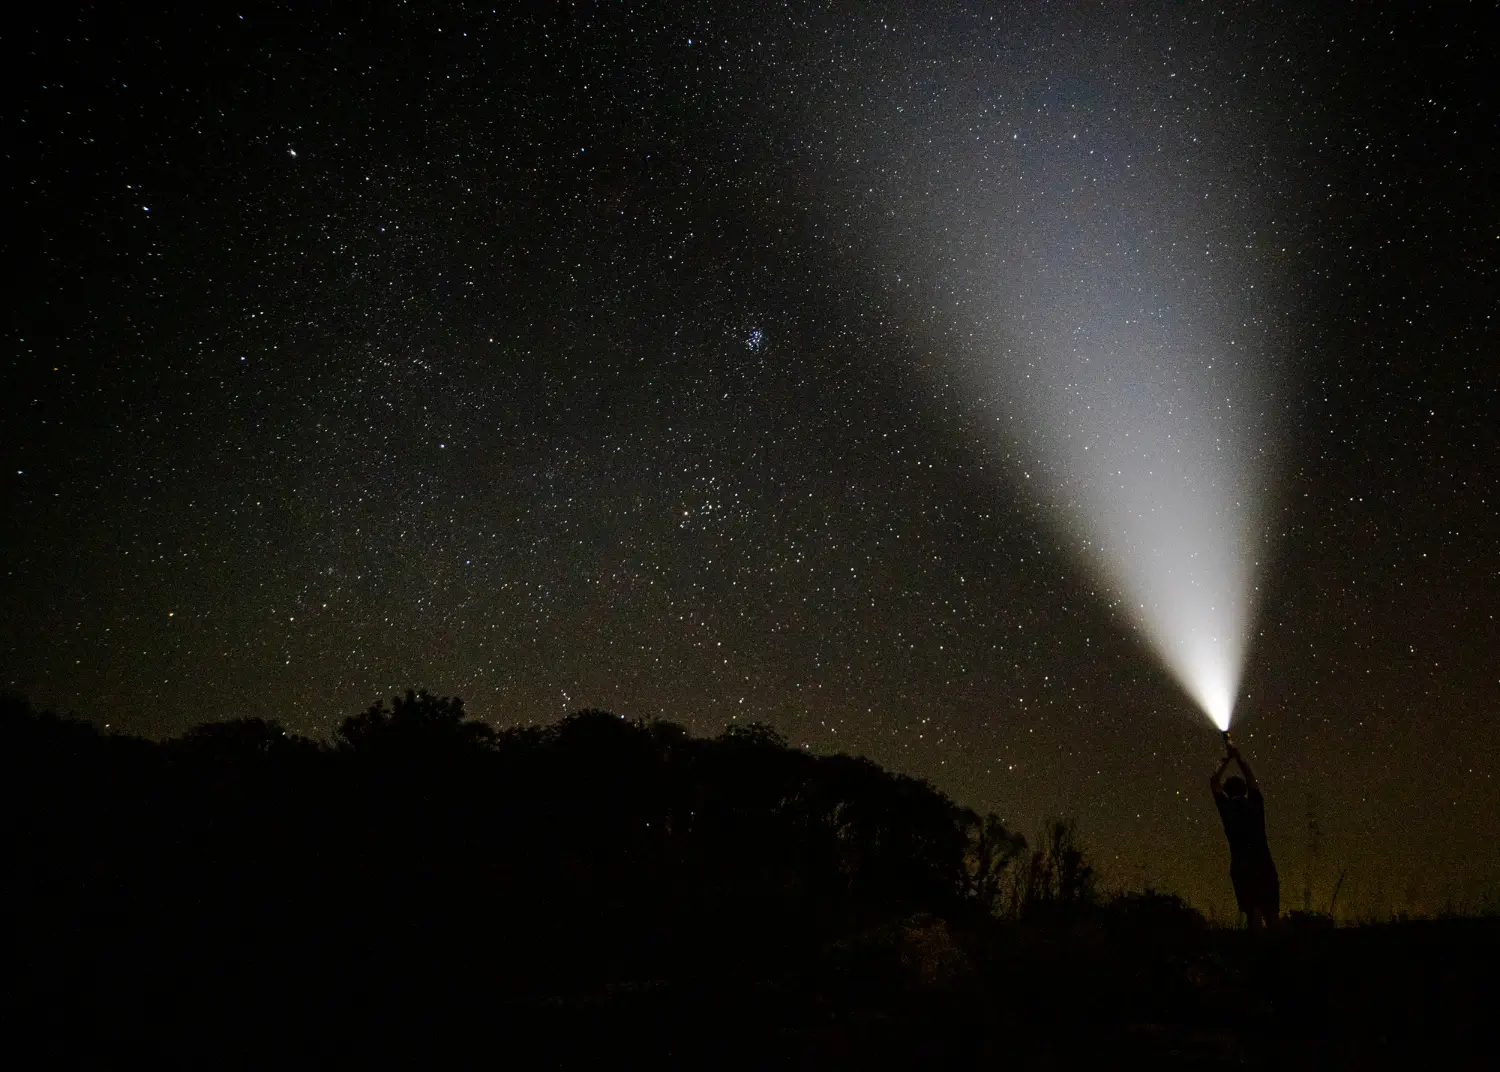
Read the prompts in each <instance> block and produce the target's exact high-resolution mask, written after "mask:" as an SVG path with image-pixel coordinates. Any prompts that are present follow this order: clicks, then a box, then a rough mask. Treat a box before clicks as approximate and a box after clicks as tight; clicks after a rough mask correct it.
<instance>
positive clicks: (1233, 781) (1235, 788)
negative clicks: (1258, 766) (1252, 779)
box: [1224, 774, 1250, 797]
mask: <svg viewBox="0 0 1500 1072" xmlns="http://www.w3.org/2000/svg"><path fill="white" fill-rule="evenodd" d="M1248 792H1250V787H1249V786H1247V785H1246V784H1245V779H1243V778H1241V777H1240V776H1239V775H1238V774H1231V775H1230V776H1229V777H1228V778H1225V779H1224V795H1225V796H1231V797H1242V796H1244V795H1245V794H1246V793H1248Z"/></svg>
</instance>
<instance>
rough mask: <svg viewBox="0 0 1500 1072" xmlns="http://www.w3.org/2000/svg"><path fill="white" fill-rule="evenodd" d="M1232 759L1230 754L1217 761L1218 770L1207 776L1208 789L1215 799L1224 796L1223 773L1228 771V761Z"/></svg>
mask: <svg viewBox="0 0 1500 1072" xmlns="http://www.w3.org/2000/svg"><path fill="white" fill-rule="evenodd" d="M1233 758H1234V756H1233V755H1232V754H1231V755H1227V756H1225V757H1224V758H1223V759H1221V760H1219V769H1218V770H1216V771H1214V772H1213V774H1212V775H1210V776H1209V779H1208V787H1209V788H1210V789H1212V790H1213V791H1214V796H1216V797H1222V796H1223V795H1224V772H1225V771H1226V770H1228V769H1229V761H1230V760H1231V759H1233Z"/></svg>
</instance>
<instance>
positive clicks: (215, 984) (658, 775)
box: [0, 692, 1094, 1032]
mask: <svg viewBox="0 0 1500 1072" xmlns="http://www.w3.org/2000/svg"><path fill="white" fill-rule="evenodd" d="M0 751H3V755H4V757H5V758H4V760H3V763H4V768H5V769H4V777H5V781H6V783H7V785H8V786H9V787H10V791H11V793H12V794H13V801H14V805H13V811H12V813H11V814H12V816H13V817H14V819H15V825H14V829H15V831H16V833H17V835H18V836H17V845H16V847H17V853H16V859H17V863H18V868H17V876H18V882H17V891H18V893H19V895H20V899H19V901H18V911H19V918H20V919H22V920H24V926H23V927H22V928H21V934H20V935H19V947H20V952H21V955H22V963H23V964H24V965H25V970H26V972H27V973H28V974H29V978H30V980H31V983H30V985H29V990H30V992H31V993H32V994H33V995H34V996H37V998H38V1000H39V1001H42V1003H43V1004H45V1000H44V999H43V996H44V995H47V994H53V995H63V994H71V995H74V996H75V998H76V996H77V995H78V994H79V993H82V992H85V991H87V992H88V993H89V994H91V997H90V999H89V1004H90V1008H91V1010H92V1013H93V1014H95V1015H102V1016H104V1017H106V1018H108V1019H110V1020H111V1021H112V1022H111V1025H110V1030H111V1032H116V1031H120V1030H128V1029H129V1026H130V1022H131V1020H132V1017H133V1016H138V1017H141V1018H142V1019H143V1020H146V1021H149V1020H150V1019H152V1017H150V1016H148V1015H147V1013H146V1010H144V1009H141V1008H139V1007H138V1004H139V1002H140V1001H141V1000H143V997H142V996H143V995H155V997H154V998H152V999H151V1000H154V1001H158V1002H163V1003H166V1004H168V1005H171V1003H173V1002H185V1003H186V1004H185V1006H184V1007H185V1008H191V1009H192V1010H193V1012H192V1015H191V1016H189V1017H188V1019H189V1020H191V1021H193V1022H195V1023H197V1024H200V1025H201V1024H202V1023H204V1022H205V1021H211V1020H212V1018H213V1009H214V1008H219V1007H222V1008H226V1009H227V1008H229V1007H232V1006H233V1002H232V1001H231V1002H228V1003H227V1004H226V1005H224V1006H219V1005H216V1004H212V1003H211V1004H210V1005H209V1006H208V1007H206V1008H205V1007H204V1006H203V1002H202V1000H201V998H202V995H204V994H225V995H229V994H234V995H239V1000H241V1001H243V1000H246V999H247V991H252V990H275V991H277V992H280V993H282V994H283V995H284V996H285V998H286V1003H287V1007H294V1006H296V1007H300V1006H302V1005H304V1004H305V1003H306V1001H310V1000H312V999H313V997H314V995H315V994H316V995H317V999H318V1000H317V1002H316V1003H315V1004H317V1006H318V1007H321V1008H326V1007H327V1001H328V1000H329V997H330V995H338V1000H339V1001H341V1002H350V1003H352V1007H355V1008H357V1007H361V1006H362V1005H364V1004H368V1003H370V1002H378V1001H379V1000H380V995H381V994H383V993H387V992H388V991H389V988H390V987H392V986H411V985H412V982H411V981H412V980H422V981H423V982H422V983H421V985H420V986H419V987H416V990H415V992H414V995H413V1000H414V1001H416V1002H417V1003H419V1004H420V1003H424V1002H427V1001H436V1000H439V998H438V995H442V997H441V1000H442V1001H445V1002H451V1001H461V1000H465V995H472V994H474V993H478V992H483V993H484V994H486V995H487V999H502V998H504V997H506V996H526V997H535V996H536V995H538V994H548V993H556V994H576V993H580V992H589V991H592V990H597V989H600V988H607V987H609V986H612V985H622V984H631V983H633V982H638V981H640V980H655V979H663V978H674V979H677V978H691V977H695V976H699V975H705V974H706V975H713V976H715V977H723V976H725V975H726V974H730V975H733V974H741V975H744V976H746V977H757V976H762V975H764V974H765V973H766V972H767V971H772V970H775V971H780V970H784V969H786V968H787V967H788V966H790V965H795V964H796V963H797V962H798V960H799V958H804V957H806V956H808V955H811V954H813V953H816V951H818V950H820V949H825V948H827V947H828V946H829V944H830V943H836V942H838V941H840V940H843V939H847V938H849V937H850V936H854V935H858V934H861V933H864V932H867V931H869V930H871V929H872V928H877V927H879V926H881V925H885V924H890V923H892V921H899V920H902V919H905V918H909V917H912V916H914V915H918V914H922V913H928V914H933V915H935V916H938V917H942V918H947V919H952V918H957V917H959V916H963V915H965V914H969V915H972V914H981V915H990V914H996V913H999V914H1014V915H1026V914H1031V913H1040V912H1046V911H1055V910H1057V909H1058V908H1059V907H1062V906H1068V905H1077V904H1082V903H1086V902H1088V901H1089V900H1090V899H1091V898H1093V896H1094V882H1093V872H1092V869H1091V868H1090V867H1089V866H1088V864H1087V863H1086V862H1085V861H1084V858H1083V855H1082V853H1081V852H1079V850H1078V849H1077V847H1076V845H1075V844H1074V843H1073V839H1072V834H1071V827H1069V826H1067V825H1066V824H1062V823H1057V824H1053V825H1052V826H1051V827H1050V828H1049V830H1048V832H1047V836H1046V837H1045V838H1044V841H1043V843H1042V844H1040V845H1038V846H1037V847H1036V849H1035V850H1029V849H1028V846H1027V843H1026V840H1025V839H1024V838H1023V837H1021V836H1020V835H1019V834H1017V833H1014V832H1012V831H1011V830H1009V829H1008V828H1007V827H1006V826H1005V825H1004V824H1003V823H1001V822H1000V820H999V819H998V818H996V817H995V816H993V815H989V816H980V815H976V814H975V813H974V812H972V811H969V810H967V809H964V808H961V807H959V806H957V805H956V804H954V802H953V801H952V800H950V799H949V798H948V797H946V796H945V795H943V794H942V793H940V792H938V791H937V790H935V789H934V788H933V787H932V786H930V785H928V784H927V783H925V782H922V781H919V780H917V779H913V778H909V777H905V776H902V775H898V774H893V773H890V772H888V771H885V770H883V769H882V768H880V767H879V766H877V765H876V764H874V763H872V762H870V761H868V760H866V759H861V758H855V757H850V756H844V755H836V756H820V755H811V754H808V753H806V752H804V751H800V750H797V749H793V748H790V747H788V746H787V744H786V742H785V741H784V740H782V739H781V738H780V737H779V736H778V735H777V734H776V733H775V732H774V731H773V730H771V729H770V728H768V727H765V726H761V725H732V726H730V727H729V728H728V729H727V730H726V731H725V732H724V733H723V734H721V735H720V736H718V737H714V738H711V739H704V738H697V737H694V736H692V735H691V734H689V733H687V732H686V731H685V730H684V729H683V728H682V727H681V726H677V725H674V724H672V723H670V722H662V721H653V722H640V721H630V720H626V719H623V718H619V717H616V716H614V715H611V714H607V713H604V712H599V711H584V712H580V713H578V714H575V715H572V716H570V717H568V718H565V719H563V720H562V721H560V722H558V723H556V724H555V725H551V726H546V727H528V728H518V729H510V730H498V731H497V730H495V729H494V728H492V727H490V726H489V725H487V724H485V723H482V722H479V721H476V720H473V719H470V718H467V717H466V716H465V713H464V709H463V704H462V701H460V700H457V699H448V698H440V697H435V696H432V695H429V694H427V693H422V692H408V693H407V694H406V695H405V696H402V697H397V698H395V700H394V702H393V703H391V704H390V705H386V704H384V703H380V704H376V705H374V706H372V707H371V708H369V709H368V710H366V711H364V712H362V713H360V714H358V715H355V716H353V717H350V718H348V719H346V720H345V721H344V722H343V723H342V725H340V727H339V728H338V730H337V732H336V733H335V735H334V737H333V739H332V741H329V742H318V741H313V740H310V739H307V738H305V737H300V736H298V735H296V734H293V733H290V732H288V731H287V730H285V729H284V728H282V727H281V726H279V725H277V724H275V723H274V722H267V721H263V720H260V719H239V720H235V721H230V722H220V723H209V724H205V725H202V726H199V727H197V728H196V729H193V730H191V731H189V732H187V733H185V734H183V735H182V736H181V737H178V738H175V739H172V740H167V741H163V742H159V743H158V742H150V741H146V740H142V739H139V738H135V737H127V736H120V735H107V734H102V733H100V732H99V731H98V730H97V729H96V728H94V727H93V726H92V725H91V724H89V723H86V722H80V721H74V720H69V719H63V718H58V717H56V716H54V715H51V714H45V713H42V714H39V713H36V712H34V711H32V710H31V709H30V708H29V707H28V706H27V705H26V704H25V703H24V702H22V701H19V700H14V699H12V700H8V701H6V702H5V704H4V708H3V712H0ZM85 979H86V980H88V985H87V987H86V988H84V989H83V990H81V989H80V980H85ZM362 995H363V996H362ZM132 1010H133V1011H132ZM36 1011H37V1013H38V1014H39V1015H40V1014H41V1013H42V1010H41V1009H38V1010H36Z"/></svg>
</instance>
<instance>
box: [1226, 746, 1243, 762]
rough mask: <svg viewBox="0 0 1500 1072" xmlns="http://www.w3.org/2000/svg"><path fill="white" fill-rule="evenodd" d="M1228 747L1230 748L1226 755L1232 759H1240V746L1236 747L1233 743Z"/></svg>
mask: <svg viewBox="0 0 1500 1072" xmlns="http://www.w3.org/2000/svg"><path fill="white" fill-rule="evenodd" d="M1226 747H1227V748H1228V749H1229V750H1228V751H1227V752H1226V753H1225V755H1227V756H1228V757H1229V758H1230V759H1239V758H1240V750H1239V749H1238V748H1236V747H1235V746H1234V745H1232V744H1231V745H1228V746H1226Z"/></svg>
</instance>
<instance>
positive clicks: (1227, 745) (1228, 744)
mask: <svg viewBox="0 0 1500 1072" xmlns="http://www.w3.org/2000/svg"><path fill="white" fill-rule="evenodd" d="M1224 747H1225V748H1233V747H1234V742H1233V741H1231V740H1230V739H1229V731H1228V730H1225V731H1224Z"/></svg>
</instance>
